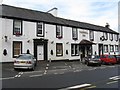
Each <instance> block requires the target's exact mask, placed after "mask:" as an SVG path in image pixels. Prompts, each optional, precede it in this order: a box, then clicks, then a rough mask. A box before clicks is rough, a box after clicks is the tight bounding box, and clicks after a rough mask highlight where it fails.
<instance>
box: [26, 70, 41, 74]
mask: <svg viewBox="0 0 120 90" xmlns="http://www.w3.org/2000/svg"><path fill="white" fill-rule="evenodd" d="M37 72H43V71H32V72H24V73H25V74H27V73H37Z"/></svg>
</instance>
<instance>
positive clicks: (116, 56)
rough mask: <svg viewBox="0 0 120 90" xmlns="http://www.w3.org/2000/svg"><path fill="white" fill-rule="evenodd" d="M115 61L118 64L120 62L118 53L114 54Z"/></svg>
mask: <svg viewBox="0 0 120 90" xmlns="http://www.w3.org/2000/svg"><path fill="white" fill-rule="evenodd" d="M115 58H116V61H117V63H118V64H120V55H115Z"/></svg>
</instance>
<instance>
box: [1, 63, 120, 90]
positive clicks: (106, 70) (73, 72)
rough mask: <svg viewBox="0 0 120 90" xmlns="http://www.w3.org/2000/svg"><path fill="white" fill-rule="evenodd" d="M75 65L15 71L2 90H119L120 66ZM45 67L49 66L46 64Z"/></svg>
mask: <svg viewBox="0 0 120 90" xmlns="http://www.w3.org/2000/svg"><path fill="white" fill-rule="evenodd" d="M76 64H77V63H76ZM76 64H74V65H73V64H72V65H71V63H66V67H65V66H64V67H63V66H62V67H63V68H62V67H60V66H58V67H59V68H60V69H58V70H56V68H55V67H54V68H55V69H54V70H53V69H50V68H53V67H48V68H45V69H44V70H43V71H42V70H41V71H33V72H31V71H30V72H27V71H24V72H21V71H20V72H16V71H15V74H16V73H17V75H15V76H16V77H9V78H5V77H4V78H3V80H2V83H3V84H2V85H3V88H34V89H35V88H38V89H40V90H41V88H52V89H59V90H69V89H78V90H88V89H98V88H101V90H103V88H104V89H108V90H110V89H111V90H115V89H116V90H119V89H118V88H119V85H120V84H119V79H120V72H119V70H120V65H107V66H106V65H102V66H101V67H90V66H89V67H88V66H85V65H84V66H82V68H80V65H79V63H78V64H77V65H79V67H77V65H76ZM61 65H63V63H62V64H61ZM75 65H76V66H75ZM46 66H49V65H48V63H47V64H46ZM53 66H54V65H53ZM70 66H71V67H70ZM73 66H74V67H73ZM56 67H57V66H56ZM75 67H76V68H75ZM46 69H48V70H46ZM49 69H50V70H49ZM45 71H46V72H45ZM12 75H13V74H12ZM3 90H4V89H3ZM16 90H17V89H16Z"/></svg>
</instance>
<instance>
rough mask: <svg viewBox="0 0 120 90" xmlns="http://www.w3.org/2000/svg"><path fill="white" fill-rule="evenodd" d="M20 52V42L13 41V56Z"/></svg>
mask: <svg viewBox="0 0 120 90" xmlns="http://www.w3.org/2000/svg"><path fill="white" fill-rule="evenodd" d="M21 53H22V42H19V41H14V42H13V57H14V58H15V57H17V56H18V55H19V54H21Z"/></svg>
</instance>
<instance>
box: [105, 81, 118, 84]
mask: <svg viewBox="0 0 120 90" xmlns="http://www.w3.org/2000/svg"><path fill="white" fill-rule="evenodd" d="M117 82H118V81H112V82H108V83H107V84H113V83H117Z"/></svg>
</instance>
